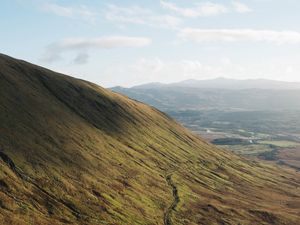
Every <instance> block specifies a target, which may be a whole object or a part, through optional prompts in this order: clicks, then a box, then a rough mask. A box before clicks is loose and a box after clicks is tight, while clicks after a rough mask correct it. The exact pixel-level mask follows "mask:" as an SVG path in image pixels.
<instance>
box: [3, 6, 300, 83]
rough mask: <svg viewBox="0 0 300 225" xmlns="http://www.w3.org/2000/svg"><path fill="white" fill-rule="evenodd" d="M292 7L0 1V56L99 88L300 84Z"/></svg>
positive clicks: (299, 25)
mask: <svg viewBox="0 0 300 225" xmlns="http://www.w3.org/2000/svg"><path fill="white" fill-rule="evenodd" d="M299 12H300V1H299V0H204V1H202V0H197V1H196V0H139V1H138V0H73V1H71V0H1V2H0V29H1V35H0V52H1V53H3V54H7V55H10V56H12V57H15V58H20V59H24V60H26V61H30V62H32V63H35V64H38V65H41V66H44V67H47V68H50V69H52V70H55V71H58V72H62V73H65V74H68V75H71V76H74V77H77V78H81V79H85V80H89V81H92V82H94V83H97V84H99V85H101V86H104V87H112V86H125V87H130V86H134V85H138V84H143V83H148V82H163V83H170V82H178V81H181V80H187V79H199V80H202V79H213V78H217V77H226V78H234V79H273V80H283V81H300V13H299Z"/></svg>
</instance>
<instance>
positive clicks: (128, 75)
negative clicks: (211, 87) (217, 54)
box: [103, 58, 243, 86]
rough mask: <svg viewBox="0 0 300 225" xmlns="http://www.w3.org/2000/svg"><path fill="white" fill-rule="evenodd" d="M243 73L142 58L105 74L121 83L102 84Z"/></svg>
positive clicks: (217, 66)
mask: <svg viewBox="0 0 300 225" xmlns="http://www.w3.org/2000/svg"><path fill="white" fill-rule="evenodd" d="M241 71H243V69H242V68H241V67H240V66H238V65H234V64H233V63H230V64H223V63H217V64H215V63H214V64H205V63H202V62H201V61H199V60H189V59H183V60H179V61H165V60H162V59H160V58H153V59H151V58H150V59H149V58H141V59H138V60H137V61H135V62H133V63H132V64H119V65H116V66H108V67H107V69H105V70H104V71H103V74H105V77H107V78H111V77H114V76H117V77H118V79H115V80H117V81H118V83H116V82H115V83H111V79H110V81H105V80H104V81H103V82H104V83H107V84H105V85H106V86H113V85H119V84H123V85H126V86H132V85H137V84H141V83H148V82H157V81H160V82H164V83H169V82H177V81H181V80H185V79H209V78H214V77H220V76H224V75H225V74H240V73H241Z"/></svg>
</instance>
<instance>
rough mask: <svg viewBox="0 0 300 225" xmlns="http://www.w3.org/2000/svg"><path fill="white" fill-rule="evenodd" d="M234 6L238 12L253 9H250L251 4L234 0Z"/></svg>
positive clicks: (246, 11)
mask: <svg viewBox="0 0 300 225" xmlns="http://www.w3.org/2000/svg"><path fill="white" fill-rule="evenodd" d="M232 6H233V7H234V9H235V11H236V12H238V13H248V12H251V11H252V9H250V8H249V6H247V5H245V4H243V3H241V2H237V1H234V2H232Z"/></svg>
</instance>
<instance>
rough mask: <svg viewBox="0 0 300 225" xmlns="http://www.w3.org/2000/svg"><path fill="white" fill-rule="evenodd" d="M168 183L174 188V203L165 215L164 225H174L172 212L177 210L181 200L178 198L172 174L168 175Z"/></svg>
mask: <svg viewBox="0 0 300 225" xmlns="http://www.w3.org/2000/svg"><path fill="white" fill-rule="evenodd" d="M166 181H167V183H168V185H169V186H170V187H171V188H172V194H173V202H172V204H171V205H170V206H169V207H168V208H167V210H166V211H165V214H164V225H173V222H172V219H171V216H172V212H173V211H175V210H176V206H177V205H178V203H179V201H180V199H179V196H178V189H177V187H176V185H175V184H174V183H173V181H172V174H169V175H167V177H166Z"/></svg>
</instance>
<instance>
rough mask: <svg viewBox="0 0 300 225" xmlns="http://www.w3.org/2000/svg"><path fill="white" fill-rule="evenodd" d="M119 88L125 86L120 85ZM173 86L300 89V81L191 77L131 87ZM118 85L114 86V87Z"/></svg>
mask: <svg viewBox="0 0 300 225" xmlns="http://www.w3.org/2000/svg"><path fill="white" fill-rule="evenodd" d="M118 87H119V88H123V87H121V86H118ZM171 87H185V88H187V87H189V88H205V89H229V90H241V89H266V90H268V89H274V90H295V89H296V90H298V89H300V82H289V81H279V80H270V79H244V80H242V79H231V78H224V77H218V78H215V79H207V80H197V79H189V80H183V81H180V82H175V83H160V82H152V83H146V84H141V85H136V86H133V87H130V88H131V89H150V88H171ZM114 88H117V87H112V88H111V89H114Z"/></svg>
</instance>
